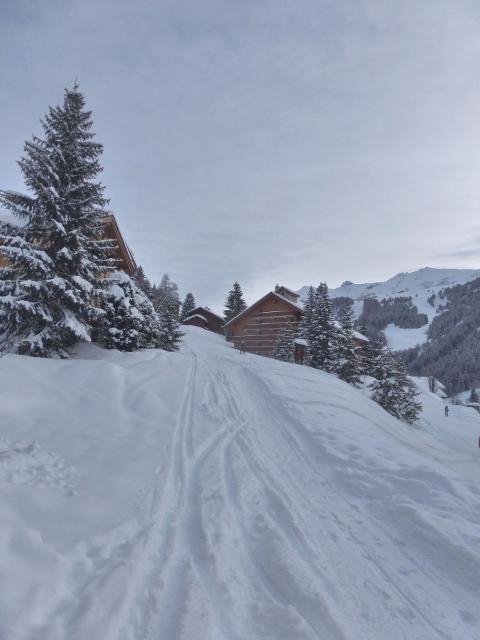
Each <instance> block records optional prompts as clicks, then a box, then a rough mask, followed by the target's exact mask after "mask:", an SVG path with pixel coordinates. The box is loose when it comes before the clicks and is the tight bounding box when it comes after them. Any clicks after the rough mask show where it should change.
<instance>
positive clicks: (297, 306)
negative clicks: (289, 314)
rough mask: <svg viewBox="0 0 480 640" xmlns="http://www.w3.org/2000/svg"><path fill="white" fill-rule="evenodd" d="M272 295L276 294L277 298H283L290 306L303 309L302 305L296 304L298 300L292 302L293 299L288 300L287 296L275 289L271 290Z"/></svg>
mask: <svg viewBox="0 0 480 640" xmlns="http://www.w3.org/2000/svg"><path fill="white" fill-rule="evenodd" d="M281 288H282V289H284V288H285V287H281ZM272 293H273V295H275V296H277V298H280V299H281V300H284V301H285V302H288V304H291V305H292V307H296V308H297V309H298V310H299V311H303V307H302V305H301V304H298V302H294V301H293V300H290V298H287V297H286V296H282V294H281V293H277V292H276V291H272Z"/></svg>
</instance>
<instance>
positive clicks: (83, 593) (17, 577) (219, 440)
mask: <svg viewBox="0 0 480 640" xmlns="http://www.w3.org/2000/svg"><path fill="white" fill-rule="evenodd" d="M187 331H188V334H187V344H186V346H185V347H184V349H183V350H182V352H180V353H177V354H166V353H163V352H156V351H150V352H145V353H137V354H118V353H114V352H111V353H108V352H105V351H101V350H100V349H97V348H95V347H91V346H90V347H84V348H82V349H81V350H80V352H79V354H78V356H77V358H76V359H74V360H70V361H66V362H58V361H45V360H40V359H36V360H35V359H28V358H24V357H18V356H5V357H4V358H1V359H0V376H1V378H0V379H1V381H2V382H1V387H0V438H1V439H2V440H1V444H0V451H1V452H2V453H0V505H1V506H0V520H1V526H0V537H1V539H2V540H1V545H0V584H1V585H8V588H2V589H1V590H0V611H1V612H2V615H1V616H0V637H1V638H8V639H9V640H27V639H31V638H34V639H40V638H41V639H44V638H45V639H46V638H48V639H49V640H64V639H65V638H69V640H80V639H82V640H85V638H92V639H96V638H102V640H127V639H128V640H144V639H152V640H153V639H154V638H155V639H161V640H177V639H178V640H180V639H183V640H198V639H200V638H201V639H202V640H210V639H211V640H246V639H249V640H250V639H252V640H256V639H258V640H260V639H271V640H280V639H284V640H300V639H302V640H304V639H321V640H384V639H385V638H387V637H388V638H389V640H400V639H402V640H404V639H406V638H408V640H430V639H432V640H433V639H435V640H438V639H439V638H443V639H446V638H451V639H452V640H463V639H465V640H467V639H468V640H470V639H471V638H474V637H475V636H476V634H477V633H478V630H479V628H480V626H479V625H480V615H479V613H478V602H479V597H480V581H479V579H478V576H479V575H480V533H479V532H480V527H479V525H480V508H479V496H480V464H479V462H480V460H479V456H478V450H477V448H476V438H477V434H478V433H479V432H480V417H479V416H478V415H477V414H475V413H474V412H473V411H470V410H468V409H465V408H458V412H453V413H452V415H451V417H450V418H449V419H448V420H447V419H446V418H444V417H443V401H442V400H441V399H440V398H438V397H437V396H433V395H430V394H428V392H427V391H424V396H425V401H426V412H425V415H424V417H423V418H422V423H421V424H420V425H419V426H418V427H408V426H406V425H404V424H402V423H399V422H397V421H396V420H395V419H393V418H391V417H390V416H389V415H388V414H386V413H385V412H383V411H382V410H381V409H380V408H379V407H378V406H377V405H375V404H374V403H373V402H372V401H370V400H369V399H368V397H367V396H366V395H364V394H363V393H362V391H361V390H355V389H352V388H351V387H349V386H348V385H346V384H344V383H342V382H340V381H339V380H337V379H336V378H334V377H333V376H329V375H327V374H324V373H322V372H319V371H315V370H311V369H308V368H305V367H300V366H297V365H290V364H286V363H281V362H276V361H273V360H268V359H265V358H261V357H258V356H254V355H249V354H246V355H244V356H241V355H240V354H239V353H237V352H235V351H234V350H232V349H231V348H230V347H229V346H228V345H227V344H225V342H224V341H223V340H222V338H221V337H219V336H216V335H214V334H210V333H208V332H205V331H203V330H201V329H196V328H195V327H190V328H187ZM421 384H423V382H422V383H421ZM455 410H457V408H455Z"/></svg>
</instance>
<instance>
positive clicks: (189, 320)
mask: <svg viewBox="0 0 480 640" xmlns="http://www.w3.org/2000/svg"><path fill="white" fill-rule="evenodd" d="M224 322H225V321H224V319H223V318H222V317H221V316H217V314H216V313H213V311H211V309H209V308H208V307H195V309H192V311H191V312H190V313H189V314H188V316H187V317H186V318H185V320H184V321H183V324H186V325H193V326H195V327H202V329H208V331H213V332H214V333H223V325H224Z"/></svg>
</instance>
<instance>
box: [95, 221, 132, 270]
mask: <svg viewBox="0 0 480 640" xmlns="http://www.w3.org/2000/svg"><path fill="white" fill-rule="evenodd" d="M102 222H103V229H104V239H105V240H114V241H115V243H116V247H115V248H114V249H113V250H112V253H113V257H114V258H115V259H116V261H117V269H118V270H119V271H125V273H128V275H129V276H131V275H133V274H134V273H135V270H136V268H137V265H136V263H135V258H134V257H133V253H132V252H131V251H130V249H129V247H128V245H127V243H126V242H125V240H124V238H123V236H122V232H121V231H120V227H119V226H118V223H117V219H116V218H115V216H114V215H113V213H111V214H109V215H108V216H105V217H104V218H102Z"/></svg>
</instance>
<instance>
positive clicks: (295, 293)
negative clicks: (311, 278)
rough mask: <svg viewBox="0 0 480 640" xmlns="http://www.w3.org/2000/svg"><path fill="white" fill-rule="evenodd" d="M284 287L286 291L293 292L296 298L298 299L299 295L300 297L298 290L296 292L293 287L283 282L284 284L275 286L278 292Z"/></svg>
mask: <svg viewBox="0 0 480 640" xmlns="http://www.w3.org/2000/svg"><path fill="white" fill-rule="evenodd" d="M282 289H283V290H284V291H286V292H287V293H291V294H292V296H295V299H296V298H298V297H299V295H300V294H299V293H297V292H296V291H294V290H293V289H289V288H288V287H284V286H283V284H282V285H279V286H277V287H276V288H275V291H276V292H278V291H281V290H282Z"/></svg>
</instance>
